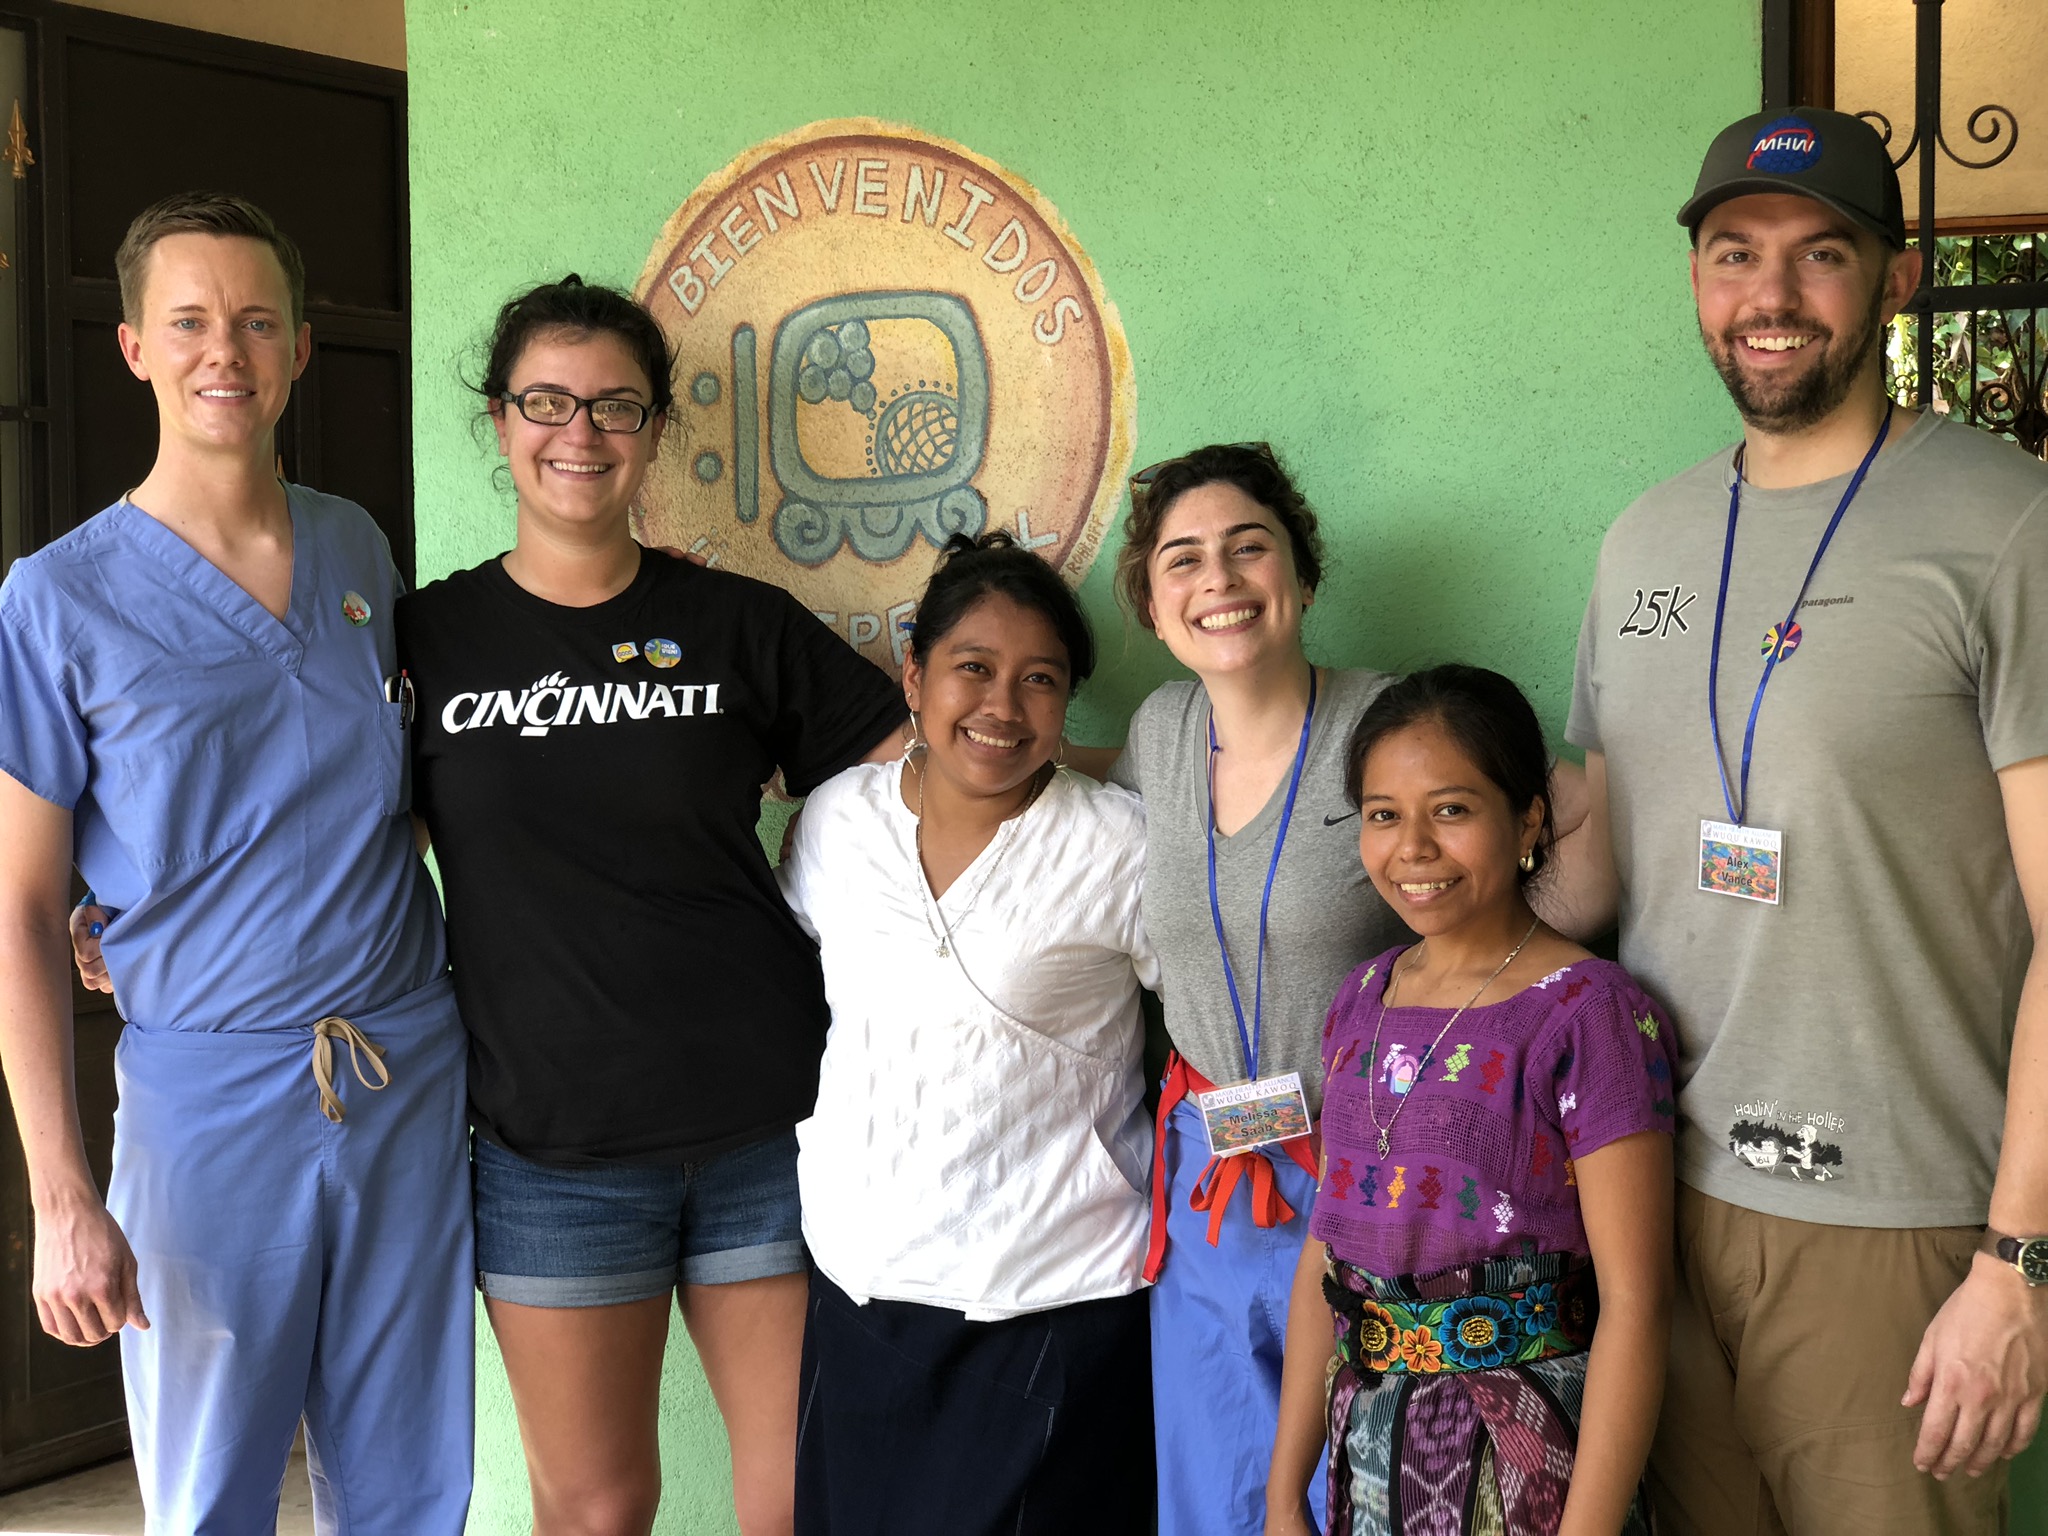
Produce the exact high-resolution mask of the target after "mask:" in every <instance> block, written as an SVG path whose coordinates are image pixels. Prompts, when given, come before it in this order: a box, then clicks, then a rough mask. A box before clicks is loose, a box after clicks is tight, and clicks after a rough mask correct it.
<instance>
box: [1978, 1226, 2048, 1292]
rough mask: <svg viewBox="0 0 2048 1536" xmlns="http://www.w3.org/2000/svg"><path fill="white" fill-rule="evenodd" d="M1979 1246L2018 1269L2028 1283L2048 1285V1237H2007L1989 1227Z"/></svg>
mask: <svg viewBox="0 0 2048 1536" xmlns="http://www.w3.org/2000/svg"><path fill="white" fill-rule="evenodd" d="M1979 1246H1980V1248H1981V1249H1982V1251H1983V1252H1985V1253H1991V1254H1996V1255H1997V1256H1998V1257H1999V1258H2001V1259H2003V1260H2005V1262H2006V1263H2008V1264H2010V1265H2011V1266H2012V1267H2013V1268H2014V1269H2016V1270H2018V1271H2019V1272H2020V1278H2021V1279H2022V1280H2024V1281H2026V1282H2027V1284H2029V1285H2048V1237H2007V1236H2006V1235H2005V1234H2004V1233H2003V1232H1994V1231H1991V1230H1989V1229H1988V1228H1987V1229H1986V1231H1985V1233H1984V1241H1983V1242H1982V1243H1981V1244H1980V1245H1979Z"/></svg>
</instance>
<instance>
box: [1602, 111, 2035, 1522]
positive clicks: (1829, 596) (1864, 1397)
mask: <svg viewBox="0 0 2048 1536" xmlns="http://www.w3.org/2000/svg"><path fill="white" fill-rule="evenodd" d="M1678 217H1679V222H1680V223H1682V224H1684V225H1685V226H1686V227H1687V228H1688V229H1689V230H1690V231H1691V233H1692V243H1693V249H1692V287H1693V294H1694V297H1695V299H1696V300H1697V303H1698V308H1699V324H1700V335H1701V338H1702V340H1703V341H1704V342H1705V343H1706V350H1707V355H1708V356H1709V358H1711V359H1712V361H1713V364H1714V366H1715V368H1716V369H1717V370H1718V371H1719V373H1720V375H1721V378H1722V380H1723V381H1724V382H1725V383H1726V385H1727V388H1728V392H1729V394H1730V395H1731V396H1732V397H1733V399H1734V401H1735V405H1736V408H1737V410H1738V411H1739V412H1740V413H1741V416H1742V422H1743V437H1742V441H1741V443H1740V444H1738V445H1737V446H1736V447H1735V448H1734V449H1733V450H1732V451H1724V452H1721V453H1717V454H1715V455H1714V456H1713V457H1712V458H1711V459H1708V460H1707V461H1706V462H1705V463H1703V464H1700V465H1698V466H1696V467H1694V468H1693V469H1690V470H1688V471H1686V472H1685V473H1684V474H1682V475H1679V476H1678V477H1677V478H1676V479H1673V480H1669V481H1667V482H1665V483H1664V484H1662V485H1659V486H1656V487H1654V488H1653V489H1651V490H1650V491H1648V492H1646V493H1645V494H1644V495H1643V496H1642V497H1641V498H1640V499H1639V500H1638V501H1637V502H1636V503H1635V504H1634V505H1633V506H1631V507H1630V508H1629V509H1628V511H1627V512H1625V513H1624V514H1623V515H1622V516H1621V518H1620V519H1619V521H1617V522H1616V523H1615V525H1614V527H1613V528H1612V529H1611V530H1610V531H1609V533H1608V535H1607V539H1606V542H1605V545H1604V546H1603V548H1602V550H1601V555H1600V565H1599V571H1598V574H1597V576H1596V578H1595V582H1594V587H1593V594H1592V599H1591V601H1590V603H1589V604H1588V607H1587V610H1586V619H1585V625H1584V628H1583V630H1582V631H1581V634H1580V639H1579V658H1578V676H1577V681H1576V686H1575V689H1574V694H1573V700H1572V709H1571V719H1570V724H1569V727H1568V730H1567V735H1568V737H1569V739H1570V740H1571V741H1572V742H1573V743H1575V744H1576V745H1578V746H1581V747H1583V748H1584V749H1585V751H1586V770H1587V784H1588V790H1589V792H1590V798H1591V801H1592V811H1591V814H1590V815H1589V816H1588V818H1587V821H1586V823H1585V826H1584V828H1583V830H1582V831H1581V832H1580V833H1578V834H1576V835H1574V836H1573V837H1572V838H1570V839H1568V840H1567V846H1566V847H1565V849H1564V850H1562V851H1563V852H1564V854H1565V857H1564V859H1563V860H1562V861H1561V862H1562V863H1563V865H1564V868H1563V869H1562V871H1561V873H1562V874H1564V876H1565V879H1564V880H1563V881H1562V882H1561V884H1562V885H1563V886H1564V887H1565V888H1566V889H1567V891H1569V893H1570V894H1571V896H1572V897H1573V898H1575V899H1576V900H1577V901H1578V903H1579V906H1578V911H1577V915H1576V921H1575V922H1574V924H1573V926H1575V927H1577V928H1578V929H1580V930H1581V931H1582V932H1583V931H1597V930H1599V929H1600V928H1603V927H1605V926H1606V924H1607V922H1608V921H1609V920H1611V919H1613V918H1614V917H1615V916H1617V915H1618V917H1619V921H1620V931H1621V959H1622V961H1623V962H1624V963H1625V964H1626V965H1627V966H1628V968H1629V969H1630V970H1631V971H1633V972H1634V973H1635V975H1636V976H1637V977H1639V978H1640V979H1641V980H1642V982H1643V983H1644V985H1645V986H1647V987H1648V988H1650V990H1651V991H1652V992H1654V993H1655V994H1657V995H1658V996H1659V997H1660V998H1661V999H1662V1000H1663V1001H1664V1002H1666V1003H1667V1004H1668V1005H1669V1006H1670V1008H1671V1011H1672V1014H1673V1016H1674V1018H1675V1020H1676V1023H1677V1029H1678V1036H1679V1046H1680V1053H1681V1060H1680V1072H1679V1079H1678V1089H1679V1092H1678V1106H1679V1121H1680V1132H1679V1139H1678V1173H1679V1178H1680V1181H1681V1185H1680V1189H1679V1198H1678V1207H1677V1209H1678V1267H1677V1275H1678V1283H1677V1292H1678V1294H1677V1295H1676V1297H1675V1298H1674V1308H1673V1310H1674V1326H1673V1346H1672V1355H1671V1364H1670V1370H1669V1381H1668V1387H1667V1390H1666V1399H1665V1405H1664V1412H1663V1419H1662V1422H1661V1425H1660V1428H1659V1431H1658V1437H1657V1443H1656V1449H1655V1451H1654V1453H1653V1455H1652V1460H1651V1489H1652V1493H1653V1495H1654V1497H1655V1498H1656V1501H1657V1504H1658V1510H1659V1515H1660V1517H1661V1519H1662V1521H1663V1529H1664V1530H1666V1531H1667V1532H1671V1531H1675V1532H1678V1533H1681V1536H1690V1533H1702V1536H1737V1533H1740V1536H1765V1533H1781V1532H1784V1531H1787V1530H1793V1531H1798V1532H1800V1533H1802V1536H1806V1533H1837V1532H1839V1533H1842V1536H1848V1533H1852V1532H1853V1533H1855V1536H1871V1533H1881V1532H1898V1533H1901V1536H1905V1533H1911V1536H1934V1533H1942V1532H1972V1533H1975V1532H1983V1533H1986V1536H1989V1533H1991V1532H1994V1531H1996V1530H1999V1529H2001V1528H2002V1527H2001V1521H2002V1519H2003V1504H2004V1499H2005V1487H2004V1484H2005V1479H2004V1470H2005V1460H2006V1458H2009V1457H2011V1456H2013V1455H2015V1454H2017V1453H2018V1452H2019V1451H2020V1450H2022V1449H2023V1448H2024V1447H2025V1446H2026V1445H2027V1443H2028V1442H2029V1441H2030V1440H2031V1439H2032V1438H2033V1435H2034V1432H2035V1430H2036V1428H2037V1427H2038V1425H2039V1422H2040V1415H2041V1400H2042V1395H2043V1392H2044V1391H2048V959H2043V958H2042V956H2041V946H2040V944H2039V940H2040V938H2041V936H2042V929H2043V924H2044V923H2048V626H2044V625H2043V623H2042V619H2041V617H2040V615H2041V612H2042V607H2041V605H2042V603H2043V602H2044V601H2048V467H2044V466H2043V465H2042V464H2041V463H2040V462H2039V461H2037V460H2035V459H2032V458H2029V457H2028V456H2027V455H2026V454H2024V453H2022V452H2021V451H2020V450H2019V449H2018V448H2016V447H2014V446H2012V445H2011V444H2009V443H2004V442H2000V441H1999V440H1997V439H1996V438H1993V437H1990V436H1988V435H1986V434H1985V433H1982V432H1977V431H1973V430H1971V429H1970V428H1968V427H1965V426H1962V425H1959V424H1957V423H1954V422H1951V421H1948V420H1946V419H1944V418H1943V417H1942V416H1940V415H1938V414H1936V413H1934V412H1932V411H1927V412H1922V413H1917V414H1916V413H1915V412H1912V411H1907V410H1904V409H1901V408H1900V407H1898V406H1896V405H1894V404H1893V403H1892V402H1891V400H1890V399H1889V398H1888V395H1887V392H1886V388H1885V375H1884V341H1885V337H1886V335H1887V329H1888V327H1889V324H1890V322H1891V320H1892V318H1893V317H1894V316H1895V315H1897V314H1898V312H1899V311H1900V309H1901V307H1902V306H1904V305H1905V303H1906V302H1907V300H1908V299H1909V298H1910V297H1911V295H1912V294H1913V292H1914V290H1915V288H1916V287H1917V285H1918V283H1919V280H1920V272H1921V261H1922V255H1921V252H1920V251H1918V250H1912V249H1907V248H1906V244H1905V228H1904V219H1903V216H1902V213H1901V207H1900V198H1899V184H1898V177H1897V174H1896V173H1895V172H1894V171H1893V169H1892V166H1891V164H1890V161H1889V160H1888V158H1887V156H1886V154H1885V151H1884V146H1883V144H1882V143H1881V142H1880V141H1879V140H1878V137H1877V135H1876V134H1875V133H1874V132H1873V131H1872V130H1871V128H1870V127H1869V126H1868V125H1867V124H1865V123H1863V122H1860V121H1858V120H1857V119H1855V118H1851V117H1846V116H1843V115H1841V114H1838V113H1834V112H1825V111H1818V110H1807V109H1801V110H1799V111H1796V112H1792V113H1776V114H1769V113H1767V114H1762V115H1759V116H1756V117H1752V118H1747V119H1745V120H1744V121H1742V122H1739V123H1736V124H1734V125H1733V126H1731V127H1730V128H1728V129H1726V130H1725V131H1724V132H1723V133H1721V135H1720V136H1719V137H1718V138H1716V139H1715V141H1714V144H1713V147H1712V148H1711V149H1710V150H1709V151H1708V153H1707V157H1706V162H1705V165H1704V166H1703V168H1702V170H1701V172H1700V177H1699V182H1698V186H1697V188H1696V190H1695V192H1694V195H1693V197H1692V198H1691V200H1690V201H1688V202H1687V203H1686V205H1685V207H1684V208H1683V209H1682V210H1680V212H1679V215H1678ZM1923 388H1924V385H1923ZM1767 1144H1768V1145H1771V1146H1773V1147H1775V1148H1777V1149H1786V1148H1798V1149H1799V1150H1798V1151H1797V1152H1796V1153H1791V1154H1788V1155H1777V1156H1758V1155H1755V1154H1756V1151H1757V1149H1758V1148H1759V1147H1761V1146H1764V1145H1767ZM1746 1151H1747V1152H1748V1153H1749V1154H1750V1155H1745V1152H1746ZM1987 1219H1988V1230H1987ZM1959 1474H1960V1475H1959Z"/></svg>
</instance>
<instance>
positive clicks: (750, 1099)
mask: <svg viewBox="0 0 2048 1536" xmlns="http://www.w3.org/2000/svg"><path fill="white" fill-rule="evenodd" d="M397 624H398V635H399V652H400V658H401V660H402V661H403V663H404V665H405V666H406V668H407V669H408V671H409V672H410V673H411V676H412V679H413V684H414V688H415V690H416V697H417V701H418V708H417V714H416V716H415V718H414V724H413V753H414V760H413V767H414V777H413V784H414V794H413V805H414V809H416V810H417V811H419V812H420V814H421V815H423V816H424V817H425V818H426V821H427V825H428V827H429V829H430V830H431V831H432V833H433V838H434V848H435V851H436V855H437V857H438V859H439V862H440V868H441V879H442V887H443V891H444V893H445V896H446V900H447V907H448V953H449V959H450V961H451V963H452V965H453V968H454V973H455V990H456V996H457V1000H458V1001H459V1003H460V1004H461V1008H462V1017H463V1021H464V1023H465V1024H467V1025H468V1027H469V1032H470V1053H469V1095H470V1114H471V1119H472V1121H473V1122H474V1124H475V1125H476V1127H477V1129H478V1130H479V1131H480V1132H481V1133H482V1134H483V1135H485V1136H487V1137H489V1138H490V1139H491V1140H492V1141H495V1142H497V1143H498V1144H500V1145H501V1146H504V1147H507V1148H509V1149H511V1150H512V1151H514V1152H517V1153H520V1154H521V1155H523V1156H526V1157H531V1158H535V1159H537V1160H540V1161H543V1162H552V1163H581V1162H588V1161H591V1160H595V1159H606V1160H621V1161H628V1162H649V1163H655V1162H658V1163H680V1162H688V1161H695V1160H698V1159H701V1158H704V1157H708V1156H711V1155H712V1154H714V1153H717V1152H720V1151H723V1150H726V1149H729V1148H732V1147H737V1146H742V1145H745V1144H746V1143H748V1142H750V1141H756V1140H759V1139H761V1138H763V1137H766V1136H770V1135H773V1134H775V1133H776V1132H778V1131H780V1130H783V1129H786V1128H787V1127H789V1126H791V1125H794V1124H795V1123H796V1122H797V1121H798V1120H801V1119H802V1118H804V1117H805V1116H806V1115H808V1114H809V1113H810V1111H811V1105H812V1101H813V1100H814V1099H815V1098H816V1097H817V1088H818V1058H819V1055H820V1052H821V1051H822V1049H823V1046H824V1038H825V1024H826V1006H825V989H824V982H823V979H822V977H821V975H820V973H819V969H818V957H817V949H816V946H815V945H813V944H812V942H811V940H810V938H809V936H808V935H806V934H805V933H804V931H803V930H802V929H801V928H799V927H798V926H797V923H796V919H795V918H793V917H792V916H790V913H789V909H788V908H787V907H786V906H784V905H783V902H782V897H781V896H780V894H778V892H777V890H776V887H775V876H774V873H773V871H772V870H771V869H770V867H769V864H768V860H767V858H766V856H765V855H764V854H763V853H762V850H761V845H760V842H759V841H758V839H757V837H756V834H755V830H754V829H755V823H756V822H757V821H758V820H759V818H760V810H761V786H762V784H763V783H765V782H766V781H767V780H768V778H769V777H770V776H771V775H772V774H773V773H774V771H775V769H776V768H778V767H779V768H781V770H782V773H783V779H784V781H785V782H786V783H787V785H788V786H789V788H790V790H791V791H792V792H793V793H795V794H803V793H806V792H807V791H809V790H810V789H811V788H813V787H814V786H816V785H817V784H819V783H820V782H822V781H823V780H824V779H826V778H829V777H830V776H831V775H832V774H834V773H836V772H838V771H839V770H840V769H841V768H844V767H845V766H847V765H848V764H849V763H852V762H856V761H858V760H859V759H860V758H861V757H863V756H864V755H865V754H866V753H867V752H868V750H869V749H870V748H871V747H873V746H874V745H875V743H876V742H877V741H879V740H880V739H881V738H882V737H883V736H884V735H886V734H887V733H888V732H889V731H890V730H891V729H892V728H893V727H894V726H896V725H897V724H898V723H899V722H900V721H901V720H902V718H903V715H904V705H903V695H902V693H901V692H900V690H898V688H897V687H896V685H895V684H894V683H893V682H891V681H890V679H889V677H888V675H887V674H886V673H884V672H883V671H882V670H881V669H880V668H878V667H876V666H874V665H873V664H872V663H870V662H868V661H866V660H864V659H863V658H862V657H861V656H860V655H859V654H858V653H856V652H855V651H853V650H852V649H851V648H849V647H848V646H847V645H846V644H845V642H843V641H842V640H840V639H839V638H838V637H837V636H835V635H834V634H833V633H832V632H831V631H830V630H828V629H827V628H826V627H825V626H824V625H823V624H821V623H819V622H818V620H817V619H816V618H815V617H814V616H813V615H812V614H810V613H809V612H808V611H806V610H805V609H804V608H803V607H802V606H800V605H799V604H798V603H797V601H796V600H795V599H794V598H792V597H791V596H790V595H789V594H788V593H786V592H784V591H782V590H781V589H780V588H779V587H773V586H769V585H768V584H766V583H765V582H759V581H753V580H750V579H748V578H746V577H743V576H735V575H732V574H730V573H728V572H723V571H717V570H707V569H705V568H703V567H700V566H696V565H692V564H689V563H688V562H687V561H682V560H676V559H673V558H671V557H669V556H667V555H661V554H652V553H648V554H643V555H642V557H641V561H640V570H639V573H638V574H637V575H636V576H635V577H634V579H633V583H632V585H631V586H629V587H628V588H627V589H626V590H625V591H624V592H621V593H620V594H619V595H618V596H617V597H615V598H612V599H610V600H609V601H607V602H603V603H600V604H598V605H597V606H596V607H593V608H563V607H559V606H557V605H555V604H553V603H549V602H545V601H543V600H542V599H540V598H537V597H535V596H533V595H532V594H531V593H529V592H527V591H525V590H524V589H523V588H521V587H519V586H518V585H517V584H515V583H514V582H513V581H512V579H511V578H510V577H509V576H507V575H506V574H505V571H504V567H503V566H502V565H501V564H500V563H499V562H498V561H496V560H491V561H487V562H486V563H485V564H483V565H480V566H478V567H476V568H475V569H474V570H469V571H463V572H461V573H460V574H458V575H454V576H450V577H448V578H447V579H446V580H445V581H437V582H435V583H433V584H432V585H431V586H428V587H426V588H424V589H422V590H421V591H419V592H417V593H415V594H413V595H412V596H410V597H408V598H406V599H405V600H404V601H403V602H401V603H400V604H399V605H398V612H397ZM650 654H652V655H653V657H654V658H655V659H654V660H650V659H649V657H650ZM656 661H662V662H667V663H668V664H667V665H656ZM399 1070H403V1068H402V1067H401V1068H400V1069H399Z"/></svg>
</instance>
